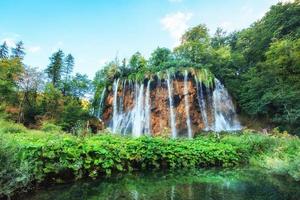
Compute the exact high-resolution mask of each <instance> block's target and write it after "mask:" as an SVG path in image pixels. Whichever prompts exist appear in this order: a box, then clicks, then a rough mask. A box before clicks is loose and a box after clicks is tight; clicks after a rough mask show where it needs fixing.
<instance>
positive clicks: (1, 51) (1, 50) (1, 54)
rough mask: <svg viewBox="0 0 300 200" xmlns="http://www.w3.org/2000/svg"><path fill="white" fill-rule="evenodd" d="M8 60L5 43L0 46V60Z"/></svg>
mask: <svg viewBox="0 0 300 200" xmlns="http://www.w3.org/2000/svg"><path fill="white" fill-rule="evenodd" d="M5 58H8V46H7V44H6V42H3V44H2V45H1V46H0V59H5Z"/></svg>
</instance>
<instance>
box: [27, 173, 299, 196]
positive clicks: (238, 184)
mask: <svg viewBox="0 0 300 200" xmlns="http://www.w3.org/2000/svg"><path fill="white" fill-rule="evenodd" d="M23 199H26V200H50V199H51V200H68V199H70V200H71V199H72V200H77V199H78V200H79V199H80V200H81V199H89V200H90V199H92V200H98V199H99V200H100V199H134V200H136V199H141V200H142V199H149V200H150V199H151V200H165V199H168V200H175V199H178V200H179V199H190V200H194V199H200V200H208V199H209V200H216V199H222V200H238V199H239V200H248V199H253V200H267V199H272V200H277V199H278V200H284V199H291V200H292V199H300V183H299V182H298V183H297V182H295V181H293V180H291V179H289V178H284V177H278V176H274V175H271V174H269V173H267V172H266V171H263V170H258V169H245V168H244V169H222V170H221V169H210V170H207V169H206V170H204V169H201V170H189V171H177V172H173V173H170V172H151V173H134V174H128V175H123V176H118V177H113V178H103V179H100V180H96V181H81V182H77V183H74V184H65V185H59V186H53V187H50V188H47V189H44V190H38V191H36V192H35V193H34V194H29V195H28V196H26V197H23Z"/></svg>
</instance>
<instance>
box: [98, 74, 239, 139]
mask: <svg viewBox="0 0 300 200" xmlns="http://www.w3.org/2000/svg"><path fill="white" fill-rule="evenodd" d="M168 81H169V84H168ZM219 84H220V82H216V81H215V84H214V85H211V86H210V87H207V86H205V85H204V84H202V82H201V81H200V82H199V81H197V80H196V79H195V77H194V76H192V75H191V74H188V73H186V75H185V76H184V75H177V76H176V77H175V76H173V77H168V78H165V79H158V78H157V77H156V78H154V79H153V80H145V81H144V83H140V84H139V83H133V82H130V81H120V80H115V82H114V85H113V88H112V89H111V90H110V91H108V93H107V97H106V99H105V100H104V108H103V113H102V117H101V118H102V120H103V121H104V122H105V123H106V125H107V126H109V127H110V128H111V129H112V131H113V132H118V133H121V134H127V133H132V134H133V135H134V136H140V135H143V134H151V135H159V134H160V133H161V132H163V131H166V130H167V131H168V132H170V135H171V132H172V131H173V130H171V129H172V118H173V123H175V129H176V130H174V131H175V133H174V134H175V135H174V137H180V136H188V132H189V131H191V133H192V135H193V134H194V133H196V132H199V131H202V130H215V129H216V128H217V127H219V128H220V130H222V128H223V129H224V130H234V129H238V128H239V127H240V126H239V123H238V121H237V117H236V114H235V110H234V107H233V104H232V101H231V99H230V96H229V95H228V93H227V91H226V90H225V88H224V87H223V86H222V87H221V88H220V86H219ZM169 87H170V88H169ZM217 90H222V91H219V92H218V91H217ZM223 90H224V91H223ZM222 92H223V93H225V94H223V93H222ZM220 95H224V96H223V97H222V96H221V101H220V100H219V99H220V98H219V97H220ZM218 98H219V99H218ZM228 101H229V103H228ZM170 103H171V104H172V105H170ZM218 104H221V105H218ZM171 109H173V116H172V113H171ZM218 118H221V119H218ZM216 123H220V124H216ZM173 127H174V126H173ZM173 129H174V128H173ZM189 129H190V130H189ZM220 130H217V131H220ZM189 137H191V136H189Z"/></svg>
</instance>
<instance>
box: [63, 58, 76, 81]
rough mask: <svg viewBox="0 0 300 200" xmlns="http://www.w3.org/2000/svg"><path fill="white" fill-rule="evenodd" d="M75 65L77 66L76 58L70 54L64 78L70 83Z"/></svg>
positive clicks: (66, 61) (66, 62)
mask: <svg viewBox="0 0 300 200" xmlns="http://www.w3.org/2000/svg"><path fill="white" fill-rule="evenodd" d="M74 64H75V62H74V57H73V56H72V54H68V55H67V56H66V58H65V65H64V76H65V80H66V81H69V80H70V78H71V74H72V72H73V67H74Z"/></svg>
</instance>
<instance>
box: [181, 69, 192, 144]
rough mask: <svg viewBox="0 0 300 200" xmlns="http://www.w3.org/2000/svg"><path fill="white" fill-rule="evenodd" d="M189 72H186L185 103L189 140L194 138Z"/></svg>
mask: <svg viewBox="0 0 300 200" xmlns="http://www.w3.org/2000/svg"><path fill="white" fill-rule="evenodd" d="M187 81H188V72H187V71H186V70H185V72H184V94H183V95H184V103H185V113H186V125H187V129H188V138H192V137H193V131H192V126H191V118H190V104H189V96H188V95H189V91H188V85H187Z"/></svg>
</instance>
